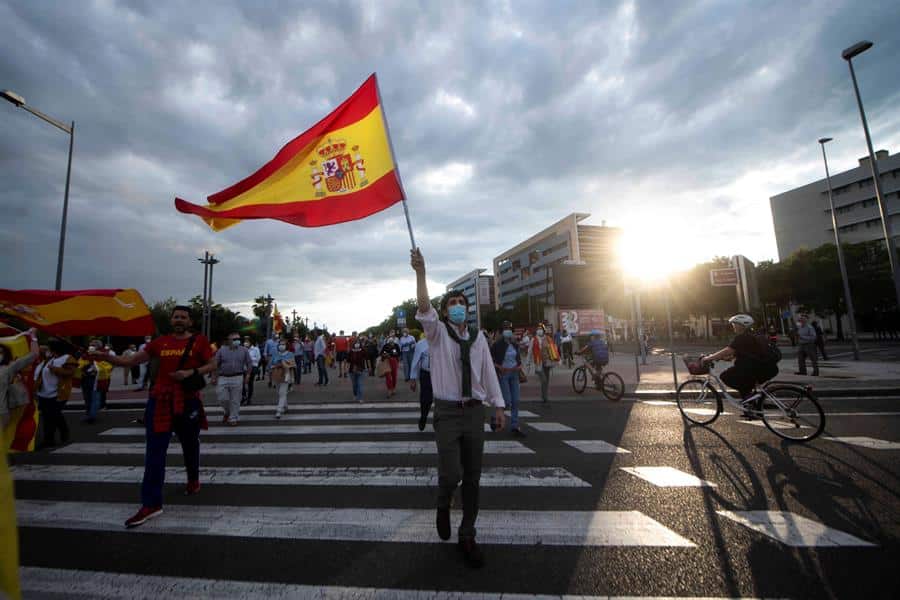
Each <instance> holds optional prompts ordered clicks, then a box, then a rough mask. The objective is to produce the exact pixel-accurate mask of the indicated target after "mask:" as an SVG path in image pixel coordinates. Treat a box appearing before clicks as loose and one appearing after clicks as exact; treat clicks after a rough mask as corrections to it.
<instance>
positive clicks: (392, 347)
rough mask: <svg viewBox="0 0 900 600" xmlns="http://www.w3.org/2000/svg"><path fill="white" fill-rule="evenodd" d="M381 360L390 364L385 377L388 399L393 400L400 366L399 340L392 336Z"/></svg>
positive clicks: (385, 345)
mask: <svg viewBox="0 0 900 600" xmlns="http://www.w3.org/2000/svg"><path fill="white" fill-rule="evenodd" d="M381 360H383V361H386V362H387V364H388V371H387V372H386V373H385V375H384V385H385V387H386V388H387V397H388V398H391V397H393V395H394V394H395V393H396V389H397V369H398V367H399V366H400V344H398V343H397V338H395V337H394V336H391V337H389V338H388V340H387V341H386V342H385V343H384V346H382V348H381Z"/></svg>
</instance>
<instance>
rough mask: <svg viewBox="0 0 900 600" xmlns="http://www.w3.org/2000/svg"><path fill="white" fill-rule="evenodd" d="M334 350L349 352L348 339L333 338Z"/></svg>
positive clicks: (344, 337)
mask: <svg viewBox="0 0 900 600" xmlns="http://www.w3.org/2000/svg"><path fill="white" fill-rule="evenodd" d="M334 349H335V351H336V352H347V351H348V350H350V338H348V337H347V336H344V335H339V336H337V337H336V338H334Z"/></svg>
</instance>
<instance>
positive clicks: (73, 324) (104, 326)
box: [0, 289, 156, 336]
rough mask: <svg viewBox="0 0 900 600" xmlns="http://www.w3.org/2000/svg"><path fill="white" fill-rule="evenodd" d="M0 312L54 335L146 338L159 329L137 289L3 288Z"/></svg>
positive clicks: (0, 294)
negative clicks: (56, 290)
mask: <svg viewBox="0 0 900 600" xmlns="http://www.w3.org/2000/svg"><path fill="white" fill-rule="evenodd" d="M0 313H4V314H7V315H12V316H14V317H16V318H18V319H20V320H21V321H24V322H26V323H28V324H29V325H32V326H34V327H36V328H38V329H40V330H42V331H46V332H47V333H51V334H53V335H123V336H144V335H149V334H152V333H153V332H154V331H155V330H156V326H155V325H154V323H153V317H152V316H151V315H150V309H149V308H147V304H146V303H145V302H144V299H143V298H142V297H141V295H140V293H139V292H138V291H137V290H134V289H125V290H73V291H60V292H53V291H49V290H3V289H0Z"/></svg>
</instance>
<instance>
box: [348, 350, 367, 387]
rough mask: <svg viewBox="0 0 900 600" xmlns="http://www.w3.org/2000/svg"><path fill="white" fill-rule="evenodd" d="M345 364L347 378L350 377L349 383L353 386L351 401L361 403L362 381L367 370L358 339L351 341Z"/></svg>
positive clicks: (363, 352)
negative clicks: (346, 363)
mask: <svg viewBox="0 0 900 600" xmlns="http://www.w3.org/2000/svg"><path fill="white" fill-rule="evenodd" d="M347 362H348V367H347V369H348V370H347V376H348V377H350V383H351V384H352V385H353V399H354V400H356V401H357V402H362V401H363V398H362V380H363V377H365V375H366V371H367V370H368V369H367V368H366V351H365V350H364V349H363V345H362V341H361V340H360V339H359V338H356V339H354V340H353V345H352V346H350V353H349V354H348V361H347Z"/></svg>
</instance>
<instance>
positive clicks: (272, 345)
mask: <svg viewBox="0 0 900 600" xmlns="http://www.w3.org/2000/svg"><path fill="white" fill-rule="evenodd" d="M276 352H278V334H277V333H274V332H273V333H272V337H270V338H269V339H267V340H266V345H265V348H264V349H263V354H264V355H265V357H266V381H267V384H268V386H269V387H272V356H273V355H274V354H275V353H276Z"/></svg>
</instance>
